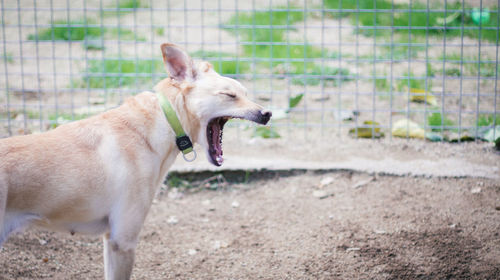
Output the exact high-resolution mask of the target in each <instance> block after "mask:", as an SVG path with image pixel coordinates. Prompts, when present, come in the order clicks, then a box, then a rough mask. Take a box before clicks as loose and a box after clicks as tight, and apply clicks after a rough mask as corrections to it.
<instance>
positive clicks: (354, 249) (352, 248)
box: [346, 247, 361, 252]
mask: <svg viewBox="0 0 500 280" xmlns="http://www.w3.org/2000/svg"><path fill="white" fill-rule="evenodd" d="M359 250H361V248H357V247H351V248H347V249H346V251H347V252H351V251H359Z"/></svg>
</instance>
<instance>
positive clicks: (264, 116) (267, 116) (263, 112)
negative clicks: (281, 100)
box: [260, 109, 273, 124]
mask: <svg viewBox="0 0 500 280" xmlns="http://www.w3.org/2000/svg"><path fill="white" fill-rule="evenodd" d="M260 114H261V120H262V123H264V124H266V123H267V122H268V121H269V120H270V119H271V117H272V115H273V113H272V112H271V111H269V110H266V109H264V110H261V111H260Z"/></svg>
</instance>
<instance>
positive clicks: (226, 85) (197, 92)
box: [161, 43, 272, 166]
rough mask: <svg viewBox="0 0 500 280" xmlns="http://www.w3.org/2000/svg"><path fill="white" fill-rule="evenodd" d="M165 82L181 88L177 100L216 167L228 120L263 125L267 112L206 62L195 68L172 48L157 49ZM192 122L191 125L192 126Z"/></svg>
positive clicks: (245, 92) (235, 82)
mask: <svg viewBox="0 0 500 280" xmlns="http://www.w3.org/2000/svg"><path fill="white" fill-rule="evenodd" d="M161 51H162V53H163V60H164V62H165V66H166V69H167V72H168V75H169V78H170V79H171V80H173V81H174V82H176V83H178V84H179V85H181V86H180V87H181V88H183V90H181V91H180V92H181V93H179V94H180V96H177V98H182V99H183V104H184V107H185V108H183V109H185V110H186V111H188V112H187V114H189V116H191V119H190V123H191V125H192V126H196V127H199V129H198V135H197V137H196V139H197V142H198V143H199V144H200V145H201V146H202V147H204V148H205V150H206V152H207V157H208V159H209V161H210V162H211V163H213V164H214V165H216V166H220V165H222V162H223V158H222V130H223V128H224V124H225V123H226V122H227V121H228V120H229V119H231V118H239V119H245V120H249V121H253V122H256V123H259V124H266V123H267V122H268V121H269V119H270V118H271V115H272V114H271V112H270V111H267V110H264V108H263V107H262V106H260V105H258V104H256V103H254V102H252V101H250V99H248V97H247V89H246V88H245V87H244V86H243V85H241V84H240V83H239V82H238V81H236V80H234V79H231V78H228V77H223V76H221V75H219V74H218V73H217V72H215V71H214V69H213V67H212V65H211V64H210V63H209V62H205V61H204V62H201V63H199V64H197V65H195V64H194V63H193V61H192V59H191V57H189V55H188V54H187V53H186V52H184V51H183V50H181V49H180V48H179V47H177V46H176V45H174V44H168V43H167V44H163V45H161ZM193 122H194V123H193Z"/></svg>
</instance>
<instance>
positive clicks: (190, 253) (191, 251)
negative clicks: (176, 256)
mask: <svg viewBox="0 0 500 280" xmlns="http://www.w3.org/2000/svg"><path fill="white" fill-rule="evenodd" d="M196 253H197V251H196V249H189V251H188V255H190V256H194V255H196Z"/></svg>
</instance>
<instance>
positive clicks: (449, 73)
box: [444, 68, 462, 77]
mask: <svg viewBox="0 0 500 280" xmlns="http://www.w3.org/2000/svg"><path fill="white" fill-rule="evenodd" d="M444 72H445V74H446V76H457V77H460V76H462V72H460V69H458V68H447V69H446V70H445V71H444Z"/></svg>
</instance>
